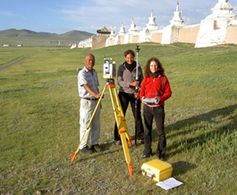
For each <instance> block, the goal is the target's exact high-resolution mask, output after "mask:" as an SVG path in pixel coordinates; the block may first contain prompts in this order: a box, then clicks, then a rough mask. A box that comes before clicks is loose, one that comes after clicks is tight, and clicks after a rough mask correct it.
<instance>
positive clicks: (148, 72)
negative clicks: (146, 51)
mask: <svg viewBox="0 0 237 195" xmlns="http://www.w3.org/2000/svg"><path fill="white" fill-rule="evenodd" d="M152 61H155V62H156V64H157V68H158V69H157V76H158V75H164V74H165V70H164V68H163V65H162V64H161V62H160V60H159V59H158V58H156V57H151V58H150V59H149V60H148V61H147V63H146V66H145V70H144V75H145V77H148V76H154V74H152V72H151V70H150V63H151V62H152Z"/></svg>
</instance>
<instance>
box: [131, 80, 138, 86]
mask: <svg viewBox="0 0 237 195" xmlns="http://www.w3.org/2000/svg"><path fill="white" fill-rule="evenodd" d="M129 86H131V87H138V86H139V81H133V82H131V83H130V84H129Z"/></svg>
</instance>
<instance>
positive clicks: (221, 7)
mask: <svg viewBox="0 0 237 195" xmlns="http://www.w3.org/2000/svg"><path fill="white" fill-rule="evenodd" d="M211 12H212V13H211V14H210V15H208V16H207V17H206V18H204V19H203V20H202V21H201V22H200V24H194V25H186V24H185V21H184V19H183V16H182V11H181V8H180V3H179V1H178V0H177V3H176V9H175V10H174V13H173V17H172V18H171V20H170V22H169V24H168V25H167V26H165V27H164V28H162V29H160V28H159V25H157V21H156V18H157V17H156V16H155V15H154V13H153V11H151V13H150V16H149V17H148V23H147V24H146V26H145V27H144V28H143V29H142V30H140V31H139V29H138V28H137V25H136V23H135V20H134V19H132V22H131V24H130V26H129V29H128V31H126V28H125V26H124V24H122V25H121V27H120V30H119V32H118V34H116V33H115V31H114V30H113V29H112V30H110V33H109V34H106V35H104V36H101V35H95V36H93V37H92V38H91V39H88V40H87V41H84V42H83V43H85V44H86V45H83V47H87V46H88V47H92V48H101V47H108V46H112V45H118V44H127V43H143V42H154V43H161V44H172V43H176V42H181V43H193V44H194V45H195V47H196V48H199V47H210V46H215V45H221V44H237V15H236V14H235V13H234V9H233V7H232V6H231V4H230V3H229V1H228V0H218V2H217V3H216V5H215V6H214V7H213V8H212V9H211ZM98 43H99V44H98ZM79 45H80V43H79Z"/></svg>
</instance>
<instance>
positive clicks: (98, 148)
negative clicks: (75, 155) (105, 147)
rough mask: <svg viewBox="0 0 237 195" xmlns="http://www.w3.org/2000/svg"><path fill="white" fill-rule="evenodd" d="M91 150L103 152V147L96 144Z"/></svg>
mask: <svg viewBox="0 0 237 195" xmlns="http://www.w3.org/2000/svg"><path fill="white" fill-rule="evenodd" d="M91 150H92V151H93V152H101V147H100V145H99V144H95V145H93V146H91Z"/></svg>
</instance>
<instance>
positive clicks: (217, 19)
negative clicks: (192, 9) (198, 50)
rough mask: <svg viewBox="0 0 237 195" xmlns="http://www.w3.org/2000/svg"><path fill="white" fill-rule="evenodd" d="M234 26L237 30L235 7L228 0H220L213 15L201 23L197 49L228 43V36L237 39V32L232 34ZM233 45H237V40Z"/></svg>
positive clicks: (213, 10)
mask: <svg viewBox="0 0 237 195" xmlns="http://www.w3.org/2000/svg"><path fill="white" fill-rule="evenodd" d="M234 26H235V29H236V27H237V16H236V14H234V12H233V7H232V6H231V5H230V3H229V1H228V0H218V2H217V4H216V5H215V7H214V8H213V9H212V13H211V14H210V15H209V16H207V17H206V18H205V19H204V20H202V21H201V24H200V28H199V32H198V36H197V39H196V44H195V47H209V46H214V45H220V44H225V43H228V36H235V37H236V38H237V31H236V30H235V31H234V32H231V31H232V29H233V27H234ZM233 30H234V29H233ZM231 34H232V35H231ZM233 43H237V42H236V40H235V42H233Z"/></svg>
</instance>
